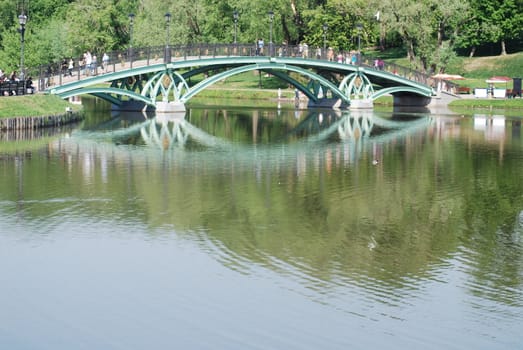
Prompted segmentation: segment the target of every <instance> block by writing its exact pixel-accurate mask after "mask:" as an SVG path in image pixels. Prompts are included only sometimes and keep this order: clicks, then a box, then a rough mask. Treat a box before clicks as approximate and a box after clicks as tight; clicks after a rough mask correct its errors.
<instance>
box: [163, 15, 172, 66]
mask: <svg viewBox="0 0 523 350" xmlns="http://www.w3.org/2000/svg"><path fill="white" fill-rule="evenodd" d="M170 23H171V13H170V12H167V13H166V14H165V31H166V37H165V54H164V56H163V62H164V63H168V62H170V61H171V50H170V49H169V24H170Z"/></svg>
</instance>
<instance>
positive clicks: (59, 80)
mask: <svg viewBox="0 0 523 350" xmlns="http://www.w3.org/2000/svg"><path fill="white" fill-rule="evenodd" d="M257 55H259V56H274V57H294V58H304V59H315V60H324V61H331V62H338V63H344V64H353V65H359V66H364V67H366V68H372V69H377V70H382V71H386V72H388V73H391V74H395V75H398V76H400V77H402V78H405V79H409V80H412V81H415V82H417V83H421V84H425V85H430V86H433V87H435V84H436V83H437V81H434V80H433V79H432V78H431V77H430V75H428V74H426V73H423V72H419V71H416V70H414V69H411V68H408V67H404V66H401V65H397V64H394V63H390V62H385V61H383V60H381V59H379V58H376V57H371V56H365V55H360V54H358V53H357V52H355V51H340V52H335V51H334V50H332V49H331V48H329V49H328V50H325V51H324V50H323V49H322V48H319V47H309V46H307V45H286V44H275V43H273V44H271V43H265V45H263V48H259V47H257V45H256V44H255V43H252V44H190V45H173V46H169V47H166V46H151V47H136V48H135V47H130V48H128V49H126V50H119V51H112V52H107V56H108V57H109V60H108V61H107V62H103V61H102V57H103V52H102V53H98V54H97V55H96V56H97V60H96V63H93V64H92V65H91V66H90V67H86V66H85V65H83V64H82V58H81V57H80V58H73V60H74V66H73V68H72V69H69V64H68V60H69V59H64V60H63V61H62V62H53V63H50V64H48V65H43V66H40V67H37V68H32V69H28V72H29V74H31V75H32V77H33V79H34V77H38V80H37V81H38V83H37V88H38V90H40V91H42V90H45V89H46V88H48V87H52V86H60V85H62V84H64V83H68V82H71V81H78V80H81V79H83V78H85V77H88V76H95V75H99V74H105V73H111V72H116V71H119V70H123V69H130V68H137V67H142V66H150V65H153V64H160V63H165V62H172V61H179V60H188V59H195V58H199V59H200V58H206V57H230V56H257ZM443 82H444V83H445V85H446V86H447V87H448V88H449V89H450V88H454V87H455V84H453V83H452V82H450V81H443Z"/></svg>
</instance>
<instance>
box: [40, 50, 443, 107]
mask: <svg viewBox="0 0 523 350" xmlns="http://www.w3.org/2000/svg"><path fill="white" fill-rule="evenodd" d="M212 48H213V49H209V46H207V47H206V49H205V50H202V46H198V47H197V50H196V51H195V48H194V47H189V46H187V47H173V48H165V51H164V52H163V53H164V57H163V61H162V60H159V59H158V54H156V55H154V57H155V58H154V59H151V57H152V56H153V55H152V54H151V49H138V50H137V53H136V54H135V53H134V52H133V51H130V52H128V53H127V55H125V58H122V57H124V56H122V55H121V54H118V59H116V57H113V59H112V62H113V63H112V67H111V65H109V67H108V66H107V65H106V67H104V69H103V70H102V69H101V68H100V67H98V66H97V67H78V68H77V74H75V76H69V77H68V76H66V75H63V74H62V73H63V72H62V73H59V75H58V76H57V77H53V78H52V79H49V77H48V79H49V81H50V82H49V83H47V84H46V85H47V87H46V89H45V91H46V92H47V93H50V94H55V95H58V96H60V97H62V98H71V97H74V96H78V95H85V94H90V95H94V96H97V97H99V98H102V99H105V100H107V101H109V102H111V103H112V104H113V105H114V106H118V107H119V108H121V109H134V110H142V109H144V108H147V107H152V108H154V109H156V111H157V112H170V111H184V110H185V103H187V102H188V101H189V100H190V99H191V98H192V97H194V96H195V95H197V94H198V93H199V92H201V91H203V90H204V89H206V88H208V87H209V86H212V85H213V84H215V83H216V82H218V81H221V80H224V79H227V78H229V77H231V76H234V75H237V74H241V73H245V72H249V71H259V72H260V74H262V73H263V74H270V75H273V76H276V77H278V78H279V79H282V80H283V81H285V82H287V83H288V84H289V85H292V86H294V87H295V88H296V89H297V90H299V91H300V92H301V93H302V94H303V95H305V96H306V97H307V98H308V101H309V103H308V105H309V106H321V107H339V108H348V107H350V108H372V105H373V101H374V100H375V99H376V98H378V97H380V96H383V95H386V94H391V95H393V96H394V104H395V105H410V106H412V105H416V106H424V105H427V104H428V103H429V102H430V101H431V98H432V97H433V96H434V95H435V92H434V89H433V88H432V87H431V86H429V85H428V83H429V77H428V76H427V75H424V74H422V73H419V72H415V71H412V70H401V73H398V70H397V68H396V67H397V66H394V65H388V64H383V63H382V64H380V65H379V66H378V65H374V64H373V62H374V60H369V59H366V58H363V57H361V56H359V57H358V60H359V61H358V62H357V63H356V64H348V63H344V62H334V61H330V60H326V59H322V58H320V57H317V58H314V57H310V56H304V55H303V54H301V53H299V54H298V53H296V54H291V55H287V56H286V55H281V54H280V55H277V56H272V55H271V56H256V55H252V53H253V51H252V50H251V47H250V46H245V45H236V44H234V45H213V46H212ZM279 51H280V53H281V50H279ZM285 52H294V51H293V50H289V51H285ZM82 68H83V70H82ZM51 81H52V82H51Z"/></svg>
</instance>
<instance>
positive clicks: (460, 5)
mask: <svg viewBox="0 0 523 350" xmlns="http://www.w3.org/2000/svg"><path fill="white" fill-rule="evenodd" d="M235 10H236V11H238V13H239V20H238V22H237V27H236V29H237V39H238V42H240V43H254V42H255V40H256V39H257V38H260V37H261V38H264V39H265V40H266V42H268V41H269V31H270V29H269V28H270V27H272V28H273V41H274V42H275V43H280V42H283V41H285V42H287V43H289V44H297V43H300V42H307V43H308V44H309V46H313V47H323V44H324V41H323V40H324V37H325V39H326V42H327V45H328V46H330V47H333V48H334V49H335V50H355V49H357V47H358V40H360V43H361V47H362V48H370V47H377V48H380V49H382V50H383V49H385V48H387V47H402V48H403V49H404V50H405V52H406V55H407V57H408V58H409V60H410V62H411V63H412V65H413V66H414V67H415V68H417V69H421V70H427V71H428V70H430V71H444V70H445V68H446V67H447V66H448V65H449V64H451V62H452V60H453V59H454V58H455V57H456V53H461V54H467V55H474V54H475V53H476V52H485V51H487V52H489V53H491V54H492V53H496V54H506V53H507V52H514V51H519V49H520V47H521V45H522V43H523V40H522V39H523V33H522V28H523V0H483V1H481V2H479V1H473V0H422V1H419V0H305V1H298V0H273V1H267V0H263V1H250V0H176V1H175V0H140V1H133V0H98V1H94V2H93V1H91V0H20V2H19V3H18V4H16V3H14V2H13V1H8V0H0V15H1V16H2V19H3V21H2V22H1V23H0V68H1V69H3V70H4V71H10V70H13V69H19V65H20V50H21V48H20V46H21V45H20V41H21V40H20V38H21V36H20V31H19V24H18V15H19V14H20V13H25V14H27V16H28V21H27V25H26V31H25V43H24V44H25V45H24V46H25V49H24V50H25V51H24V52H25V65H26V66H37V65H39V64H44V63H48V62H50V61H58V60H61V59H63V58H65V57H71V56H73V57H78V56H80V55H81V53H82V52H84V51H85V50H90V51H93V52H102V51H111V50H117V49H124V48H126V47H128V46H129V44H130V39H131V29H132V45H133V46H134V47H140V46H142V47H143V46H157V45H163V44H164V43H165V42H166V40H167V39H166V35H167V33H169V42H170V43H171V44H173V45H174V44H189V43H218V42H219V43H226V42H232V41H233V37H234V32H235V24H234V21H233V16H232V14H233V11H235ZM271 10H272V11H274V14H275V16H274V20H273V22H272V26H271V23H270V20H269V16H268V12H269V11H271ZM167 12H169V13H171V14H172V17H171V21H170V23H169V24H168V26H169V27H168V29H169V30H168V31H167V23H166V20H165V17H164V15H165V14H166V13H167ZM131 13H133V14H135V17H134V20H133V22H132V26H131V22H130V19H129V14H131ZM324 24H326V25H328V28H327V30H326V32H324V29H323V27H324ZM360 25H361V26H360ZM486 48H487V50H485V49H486ZM493 48H496V49H495V50H494V49H493ZM493 51H495V52H493Z"/></svg>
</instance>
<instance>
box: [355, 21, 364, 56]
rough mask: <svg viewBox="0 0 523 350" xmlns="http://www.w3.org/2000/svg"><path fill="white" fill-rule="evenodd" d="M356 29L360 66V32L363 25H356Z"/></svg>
mask: <svg viewBox="0 0 523 350" xmlns="http://www.w3.org/2000/svg"><path fill="white" fill-rule="evenodd" d="M356 29H357V30H358V56H357V57H358V65H359V64H360V59H361V51H360V50H361V38H360V37H361V30H362V29H363V24H361V23H356Z"/></svg>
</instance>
